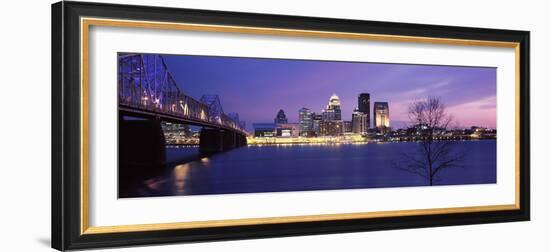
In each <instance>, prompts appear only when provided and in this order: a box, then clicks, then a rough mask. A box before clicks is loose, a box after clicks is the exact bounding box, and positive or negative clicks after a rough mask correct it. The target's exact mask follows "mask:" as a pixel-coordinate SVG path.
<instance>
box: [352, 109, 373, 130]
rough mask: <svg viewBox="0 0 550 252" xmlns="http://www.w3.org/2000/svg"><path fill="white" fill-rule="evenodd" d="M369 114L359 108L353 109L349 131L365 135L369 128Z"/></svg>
mask: <svg viewBox="0 0 550 252" xmlns="http://www.w3.org/2000/svg"><path fill="white" fill-rule="evenodd" d="M368 118H369V116H368V115H367V114H365V113H363V112H361V111H359V109H355V110H354V111H353V114H351V124H352V125H351V131H352V132H353V133H355V134H362V135H365V134H366V133H367V131H368V130H369V120H368Z"/></svg>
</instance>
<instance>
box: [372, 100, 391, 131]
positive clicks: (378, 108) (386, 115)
mask: <svg viewBox="0 0 550 252" xmlns="http://www.w3.org/2000/svg"><path fill="white" fill-rule="evenodd" d="M373 112H374V113H373V114H374V127H376V129H378V130H381V131H386V130H387V129H389V128H390V108H389V106H388V103H387V102H375V103H374V111H373Z"/></svg>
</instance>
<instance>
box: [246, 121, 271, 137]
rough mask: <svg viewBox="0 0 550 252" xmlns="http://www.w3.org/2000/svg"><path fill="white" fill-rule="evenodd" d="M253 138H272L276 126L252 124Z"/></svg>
mask: <svg viewBox="0 0 550 252" xmlns="http://www.w3.org/2000/svg"><path fill="white" fill-rule="evenodd" d="M252 127H254V137H274V136H275V134H276V128H277V125H276V124H274V123H253V124H252Z"/></svg>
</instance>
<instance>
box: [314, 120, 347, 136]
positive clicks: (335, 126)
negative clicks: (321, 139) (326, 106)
mask: <svg viewBox="0 0 550 252" xmlns="http://www.w3.org/2000/svg"><path fill="white" fill-rule="evenodd" d="M319 132H320V135H321V136H341V135H342V134H343V133H344V130H343V125H342V121H325V120H323V121H321V122H320V124H319Z"/></svg>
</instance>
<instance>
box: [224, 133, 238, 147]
mask: <svg viewBox="0 0 550 252" xmlns="http://www.w3.org/2000/svg"><path fill="white" fill-rule="evenodd" d="M236 143H237V133H235V132H234V131H224V132H223V150H231V149H235V147H237V145H236Z"/></svg>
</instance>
